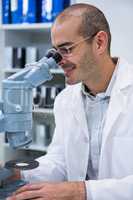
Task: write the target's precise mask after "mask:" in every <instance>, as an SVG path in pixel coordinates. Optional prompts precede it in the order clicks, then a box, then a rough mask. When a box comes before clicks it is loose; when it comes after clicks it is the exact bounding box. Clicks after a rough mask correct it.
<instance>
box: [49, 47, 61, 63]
mask: <svg viewBox="0 0 133 200" xmlns="http://www.w3.org/2000/svg"><path fill="white" fill-rule="evenodd" d="M46 57H47V58H50V57H52V58H54V60H55V61H56V63H59V62H60V61H61V60H62V56H61V54H60V53H59V52H57V51H56V49H50V50H49V51H48V52H47V53H46Z"/></svg>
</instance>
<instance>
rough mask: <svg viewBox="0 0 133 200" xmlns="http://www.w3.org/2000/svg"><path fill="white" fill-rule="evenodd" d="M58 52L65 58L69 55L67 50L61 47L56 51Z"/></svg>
mask: <svg viewBox="0 0 133 200" xmlns="http://www.w3.org/2000/svg"><path fill="white" fill-rule="evenodd" d="M58 52H59V53H60V54H61V55H62V56H65V55H67V54H68V53H69V51H68V49H67V48H65V47H61V48H59V49H58Z"/></svg>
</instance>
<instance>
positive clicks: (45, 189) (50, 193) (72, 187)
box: [7, 182, 86, 200]
mask: <svg viewBox="0 0 133 200" xmlns="http://www.w3.org/2000/svg"><path fill="white" fill-rule="evenodd" d="M85 193H86V191H85V184H84V182H62V183H47V182H43V183H37V184H27V185H25V186H23V187H22V188H20V189H19V190H17V191H16V192H15V193H14V195H13V196H12V197H10V198H7V200H24V199H36V200H85Z"/></svg>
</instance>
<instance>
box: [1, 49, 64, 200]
mask: <svg viewBox="0 0 133 200" xmlns="http://www.w3.org/2000/svg"><path fill="white" fill-rule="evenodd" d="M61 59H62V57H61V55H60V54H59V53H58V52H57V51H56V50H54V49H51V50H49V51H48V53H47V54H46V55H45V57H43V58H42V59H41V60H39V61H38V62H35V63H31V64H26V67H25V68H24V69H23V70H21V71H19V72H18V73H15V74H13V75H12V76H10V77H8V78H7V79H6V80H4V81H3V82H2V102H0V132H4V133H6V135H7V139H8V142H9V145H10V146H11V147H12V148H14V149H17V148H20V147H25V146H27V145H29V144H30V143H31V141H32V136H31V131H32V110H33V92H32V90H33V88H36V87H38V86H39V85H41V84H43V83H44V82H46V81H49V80H51V79H52V77H53V76H52V74H51V73H50V69H53V68H57V67H58V63H59V62H60V61H61ZM30 162H31V163H32V162H34V164H35V165H34V166H37V165H38V164H37V161H30ZM11 163H12V162H8V163H7V164H6V165H5V166H4V167H0V199H2V200H3V199H5V198H6V197H8V196H10V195H11V193H12V192H14V191H15V190H16V189H18V188H19V187H21V186H23V185H25V184H26V183H25V181H23V180H17V181H14V182H10V181H6V180H8V179H9V178H10V177H11V176H12V174H13V170H12V169H10V167H9V166H10V165H11ZM31 163H30V164H31ZM19 164H24V166H23V168H26V167H27V166H26V164H27V163H25V162H24V161H23V162H22V163H16V166H18V168H19ZM32 168H34V167H32Z"/></svg>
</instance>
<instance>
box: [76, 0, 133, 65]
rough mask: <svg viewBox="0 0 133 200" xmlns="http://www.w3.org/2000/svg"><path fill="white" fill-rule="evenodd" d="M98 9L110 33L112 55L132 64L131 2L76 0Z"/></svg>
mask: <svg viewBox="0 0 133 200" xmlns="http://www.w3.org/2000/svg"><path fill="white" fill-rule="evenodd" d="M76 2H77V3H89V4H92V5H95V6H97V7H98V8H100V9H101V10H102V11H103V12H104V14H105V16H106V17H107V19H108V21H109V24H110V28H111V33H112V55H113V56H122V57H124V58H126V59H127V60H128V61H129V62H130V63H133V0H76Z"/></svg>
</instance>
